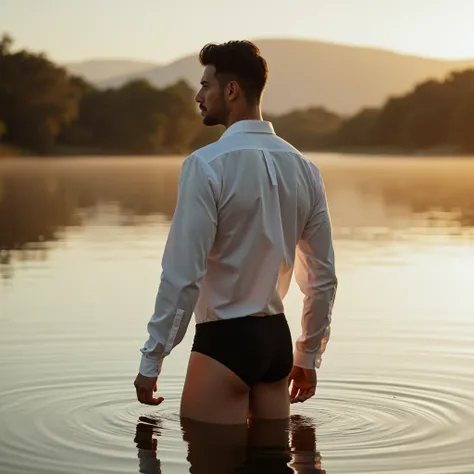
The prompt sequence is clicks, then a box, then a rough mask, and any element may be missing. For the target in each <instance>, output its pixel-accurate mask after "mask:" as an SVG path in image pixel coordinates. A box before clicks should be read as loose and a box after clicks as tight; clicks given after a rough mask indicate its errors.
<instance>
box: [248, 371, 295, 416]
mask: <svg viewBox="0 0 474 474" xmlns="http://www.w3.org/2000/svg"><path fill="white" fill-rule="evenodd" d="M289 417H290V395H289V392H288V377H285V378H284V379H281V380H280V381H278V382H274V383H259V384H256V385H254V386H253V387H252V389H251V390H250V394H249V418H254V419H262V420H282V419H288V418H289Z"/></svg>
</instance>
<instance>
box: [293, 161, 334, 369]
mask: <svg viewBox="0 0 474 474" xmlns="http://www.w3.org/2000/svg"><path fill="white" fill-rule="evenodd" d="M315 186H316V188H315V191H316V192H315V200H314V202H313V209H312V212H311V215H310V219H309V220H308V223H307V225H306V227H305V229H304V232H303V235H302V237H301V239H300V241H299V243H298V246H297V249H296V258H297V261H296V265H295V280H296V282H297V283H298V285H299V287H300V289H301V291H302V292H303V294H304V295H305V297H304V303H303V314H302V321H301V327H302V333H301V335H300V337H299V338H298V339H297V340H296V347H295V353H294V365H295V366H297V367H302V368H304V369H315V368H319V366H320V364H321V357H322V354H323V353H324V351H325V349H326V344H327V342H328V340H329V336H330V328H331V314H332V307H333V304H334V299H335V296H336V289H337V278H336V272H335V259H334V248H333V242H332V228H331V220H330V216H329V210H328V204H327V200H326V192H325V188H324V183H323V180H322V178H321V176H320V174H319V171H318V170H316V169H315Z"/></svg>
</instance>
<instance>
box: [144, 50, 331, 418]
mask: <svg viewBox="0 0 474 474" xmlns="http://www.w3.org/2000/svg"><path fill="white" fill-rule="evenodd" d="M200 61H201V64H202V65H203V66H204V73H203V76H202V80H201V86H202V87H201V89H200V90H199V92H198V94H197V96H196V101H197V102H198V103H199V106H200V109H201V113H202V116H203V122H204V124H206V125H209V126H212V125H219V124H221V125H224V126H225V127H226V131H225V132H224V134H223V135H222V137H221V138H220V139H219V140H218V141H216V142H215V143H212V144H210V145H208V146H206V147H204V148H201V149H199V150H197V151H195V152H194V153H192V154H191V155H190V156H189V157H188V158H187V159H186V160H185V161H184V163H183V166H182V170H181V175H180V181H179V188H178V199H177V204H176V210H175V213H174V216H173V220H172V223H171V228H170V232H169V236H168V240H167V243H166V248H165V251H164V255H163V261H162V269H163V271H162V277H161V283H160V287H159V290H158V295H157V298H156V303H155V311H154V314H153V316H152V317H151V319H150V322H149V324H148V332H149V339H148V341H147V342H146V343H145V345H144V347H143V349H142V360H141V364H140V369H139V374H138V376H137V378H136V380H135V388H136V393H137V399H138V400H139V401H140V402H141V403H145V404H149V405H158V404H160V403H161V402H162V401H163V398H162V397H159V398H153V391H156V390H157V377H158V375H159V373H160V371H161V366H162V362H163V359H164V358H165V357H166V356H167V355H168V354H169V353H170V351H171V350H172V348H173V347H175V346H176V345H177V344H178V343H179V342H180V341H181V340H182V339H183V336H184V334H185V332H186V330H187V327H188V325H189V322H190V319H191V316H192V314H193V312H194V313H195V317H196V334H195V338H194V344H193V347H192V351H191V356H190V360H189V365H188V371H187V375H186V379H185V384H184V389H183V394H182V399H181V415H182V416H184V417H186V418H190V419H193V420H198V421H203V422H210V423H223V424H242V425H244V424H246V422H247V418H248V417H252V418H256V419H286V418H288V416H289V412H290V402H293V403H295V402H304V401H305V400H307V399H308V398H310V397H312V396H313V395H314V393H315V390H316V384H317V377H316V368H317V367H319V365H320V362H321V355H322V353H323V352H324V350H325V346H326V343H327V341H328V338H329V332H330V322H331V312H332V305H333V301H334V297H335V293H336V276H335V270H334V251H333V245H332V235H331V224H330V218H329V213H328V206H327V202H326V195H325V190H324V184H323V181H322V178H321V175H320V172H319V169H318V168H317V167H316V165H315V164H314V163H313V162H312V161H310V160H309V159H307V158H305V157H304V156H303V155H302V154H301V153H300V152H299V151H298V150H296V149H295V148H294V147H292V146H291V145H290V144H288V143H287V142H285V141H284V140H282V139H281V138H279V137H278V136H277V135H276V134H275V132H274V130H273V127H272V124H271V123H270V122H268V121H264V120H262V114H261V98H262V93H263V89H264V87H265V84H266V81H267V64H266V62H265V60H264V59H263V57H262V56H261V55H260V52H259V50H258V48H257V47H256V46H255V45H253V44H252V43H250V42H247V41H235V42H229V43H225V44H221V45H207V46H205V47H204V48H203V49H202V51H201V53H200ZM295 86H296V84H295ZM293 269H295V278H296V281H297V283H298V285H299V286H300V288H301V290H302V292H303V293H304V295H305V298H304V308H303V315H302V333H301V335H300V337H299V338H298V340H297V341H296V347H295V348H294V350H293V345H292V340H291V334H290V330H289V327H288V324H287V321H286V317H285V314H284V308H283V303H282V300H283V298H284V296H285V295H286V293H287V291H288V287H289V284H290V280H291V278H292V274H293ZM289 383H291V393H289V390H288V385H289Z"/></svg>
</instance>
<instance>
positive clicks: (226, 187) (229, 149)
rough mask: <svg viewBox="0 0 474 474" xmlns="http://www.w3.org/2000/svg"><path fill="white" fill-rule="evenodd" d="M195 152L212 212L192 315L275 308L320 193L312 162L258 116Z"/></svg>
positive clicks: (266, 311) (200, 319)
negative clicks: (212, 230)
mask: <svg viewBox="0 0 474 474" xmlns="http://www.w3.org/2000/svg"><path fill="white" fill-rule="evenodd" d="M194 155H195V156H196V158H197V159H198V160H199V161H201V162H202V165H203V166H204V167H205V168H207V170H208V175H209V179H210V181H211V186H212V188H213V190H214V194H215V199H216V206H217V219H218V225H217V232H216V235H215V241H214V245H213V247H212V249H211V251H210V253H209V257H208V261H207V273H206V276H205V277H204V279H203V282H202V287H201V291H200V297H199V300H198V303H197V306H196V310H195V315H196V322H198V323H199V322H205V321H210V320H216V319H230V318H234V317H241V316H247V315H272V314H277V313H282V312H283V304H282V298H283V297H284V296H285V294H286V292H287V289H288V285H289V282H290V279H291V275H292V270H293V267H294V264H295V249H296V247H297V244H298V242H299V240H300V238H301V236H302V234H303V231H304V229H305V226H306V224H307V223H308V221H309V220H310V218H311V215H312V210H313V208H314V206H315V203H316V202H317V200H318V198H319V197H320V196H321V195H322V194H323V193H324V189H323V187H322V182H321V180H320V176H319V171H318V169H317V167H316V166H315V165H314V164H313V163H312V162H310V161H309V160H308V159H306V158H305V157H303V156H302V155H301V153H299V152H298V151H297V150H296V149H295V148H294V147H292V146H291V145H289V144H288V143H287V142H285V141H284V140H282V139H281V138H279V137H278V136H277V135H275V133H274V132H273V128H272V126H271V124H269V123H268V122H263V121H241V122H238V123H236V124H234V125H233V126H232V127H230V128H229V129H228V130H227V131H226V133H225V134H224V135H223V137H221V139H220V140H219V141H218V142H216V143H213V144H211V145H210V146H207V147H205V148H202V149H201V150H198V151H197V152H195V153H194Z"/></svg>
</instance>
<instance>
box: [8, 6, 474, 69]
mask: <svg viewBox="0 0 474 474" xmlns="http://www.w3.org/2000/svg"><path fill="white" fill-rule="evenodd" d="M279 5H281V6H279ZM473 24H474V0H233V1H226V0H218V1H216V0H171V1H168V0H167V1H165V0H134V1H132V0H0V34H1V33H2V32H5V31H7V32H9V33H10V34H11V35H12V36H13V37H14V39H15V41H16V44H17V46H20V47H27V48H29V49H32V50H35V51H44V52H46V53H47V54H48V55H49V57H50V58H51V59H53V60H55V61H71V60H82V59H89V58H104V57H111V58H133V59H146V60H152V61H157V62H168V61H170V60H173V59H176V58H178V57H180V56H183V55H185V54H188V53H193V52H196V51H197V50H199V49H200V47H201V46H202V45H203V44H205V43H207V42H209V41H218V42H220V41H225V40H229V39H242V38H247V39H258V38H264V37H265V38H268V37H298V38H312V39H321V40H329V41H333V42H339V43H345V44H355V45H367V46H376V47H382V48H386V49H391V50H395V51H400V52H406V53H413V54H417V55H426V56H431V57H439V58H452V59H454V58H474V27H473Z"/></svg>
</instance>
